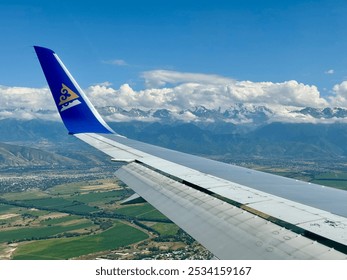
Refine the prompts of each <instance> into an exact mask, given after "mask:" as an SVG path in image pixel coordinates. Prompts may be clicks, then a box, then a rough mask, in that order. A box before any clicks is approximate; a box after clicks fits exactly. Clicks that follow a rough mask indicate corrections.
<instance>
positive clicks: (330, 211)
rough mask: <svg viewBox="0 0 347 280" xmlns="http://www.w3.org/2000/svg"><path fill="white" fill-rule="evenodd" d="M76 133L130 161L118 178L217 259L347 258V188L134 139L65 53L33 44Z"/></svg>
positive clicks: (68, 125)
mask: <svg viewBox="0 0 347 280" xmlns="http://www.w3.org/2000/svg"><path fill="white" fill-rule="evenodd" d="M35 51H36V53H37V56H38V58H39V61H40V63H41V66H42V69H43V72H44V74H45V76H46V79H47V82H48V84H49V87H50V89H51V92H52V95H53V98H54V100H55V103H56V105H57V108H58V111H59V113H60V115H61V118H62V120H63V122H64V124H65V126H66V128H67V129H68V131H69V133H70V134H73V135H74V136H76V137H77V138H79V139H80V140H82V141H84V142H86V143H88V144H89V145H91V146H93V147H95V148H96V149H98V150H100V151H102V152H103V153H105V154H107V155H108V156H110V157H111V158H112V160H115V161H122V162H124V165H123V166H122V167H121V168H119V169H118V170H117V171H116V176H117V177H119V178H120V179H121V180H122V181H124V182H125V183H126V184H127V185H128V186H130V187H131V188H133V189H134V191H135V192H136V193H137V194H138V195H140V196H141V197H143V198H144V199H145V200H146V201H148V202H149V203H151V204H152V205H153V206H154V207H156V208H157V209H158V210H159V211H161V212H162V213H163V214H164V215H166V216H167V217H168V218H170V219H171V220H172V221H173V222H175V223H176V224H177V225H178V226H180V227H181V228H182V229H183V230H185V231H186V232H187V233H189V234H190V235H191V236H193V237H194V238H195V239H196V240H197V241H199V242H200V243H201V244H202V245H204V246H205V247H206V248H207V249H208V250H210V251H211V252H212V253H213V254H214V255H215V256H216V257H217V258H219V259H347V203H346V202H347V192H345V191H342V190H337V189H332V188H328V187H323V186H319V185H314V184H310V183H305V182H301V181H298V180H293V179H288V178H284V177H280V176H276V175H270V174H267V173H262V172H259V171H254V170H250V169H246V168H242V167H238V166H234V165H230V164H226V163H221V162H217V161H213V160H209V159H205V158H201V157H197V156H193V155H189V154H185V153H181V152H177V151H172V150H168V149H165V148H161V147H157V146H153V145H150V144H146V143H142V142H139V141H135V140H131V139H128V138H126V137H124V136H121V135H119V134H116V133H115V132H114V131H113V130H112V129H111V128H110V127H109V126H108V125H107V124H106V123H105V122H104V120H103V119H102V118H101V116H100V115H99V114H98V113H97V111H96V110H95V108H94V107H93V105H92V104H91V103H90V101H89V100H88V99H87V97H86V96H85V94H84V93H83V91H82V90H81V88H80V87H79V86H78V84H77V83H76V81H75V80H74V79H73V77H72V76H71V74H70V73H69V72H68V70H67V69H66V67H65V66H64V64H63V63H62V61H61V60H60V59H59V57H58V56H57V55H56V54H55V53H54V52H53V51H52V50H49V49H46V48H42V47H35Z"/></svg>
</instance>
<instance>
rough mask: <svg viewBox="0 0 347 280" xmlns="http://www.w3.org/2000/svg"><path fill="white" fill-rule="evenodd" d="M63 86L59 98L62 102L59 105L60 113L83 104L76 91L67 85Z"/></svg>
mask: <svg viewBox="0 0 347 280" xmlns="http://www.w3.org/2000/svg"><path fill="white" fill-rule="evenodd" d="M61 85H62V88H61V90H60V92H61V96H60V98H59V101H60V102H59V104H58V106H59V107H60V112H63V111H65V110H67V109H70V108H72V107H74V106H76V105H79V104H81V102H80V101H79V100H78V98H79V96H78V95H77V94H76V93H75V92H74V91H72V90H71V89H70V88H68V87H67V86H66V85H65V84H61Z"/></svg>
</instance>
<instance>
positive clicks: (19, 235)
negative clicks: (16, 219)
mask: <svg viewBox="0 0 347 280" xmlns="http://www.w3.org/2000/svg"><path fill="white" fill-rule="evenodd" d="M92 226H93V223H92V222H91V221H89V220H84V221H82V222H78V223H74V224H71V225H53V226H49V225H47V226H39V227H24V228H21V227H18V228H16V229H13V230H3V231H0V243H3V242H14V241H16V242H18V241H25V240H33V239H42V238H50V237H53V236H55V235H57V234H63V233H66V232H69V231H72V230H78V229H85V228H90V227H92Z"/></svg>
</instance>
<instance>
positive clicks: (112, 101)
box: [0, 70, 347, 121]
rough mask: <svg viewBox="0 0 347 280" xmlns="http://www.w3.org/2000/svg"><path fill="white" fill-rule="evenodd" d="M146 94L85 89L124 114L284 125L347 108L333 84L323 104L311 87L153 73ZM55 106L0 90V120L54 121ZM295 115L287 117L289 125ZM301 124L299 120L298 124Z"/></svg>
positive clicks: (41, 96) (45, 97) (42, 91)
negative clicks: (260, 119) (258, 111)
mask: <svg viewBox="0 0 347 280" xmlns="http://www.w3.org/2000/svg"><path fill="white" fill-rule="evenodd" d="M142 77H143V79H144V83H145V86H146V87H145V89H142V90H134V89H133V88H132V87H131V86H130V85H129V84H123V85H122V86H121V87H120V88H119V89H115V88H113V87H112V86H111V85H110V84H109V83H107V82H106V83H101V84H97V85H92V86H90V87H88V88H87V89H85V92H86V94H87V96H88V97H89V98H90V100H91V101H92V103H93V104H94V105H95V106H96V107H106V106H114V107H120V108H123V109H131V108H139V109H142V110H150V109H168V110H170V111H173V112H179V111H182V110H187V109H191V108H194V107H197V106H204V107H205V108H208V109H219V108H220V109H221V110H226V109H228V108H230V107H231V106H233V105H234V104H236V103H242V104H245V105H256V106H266V107H267V108H270V109H271V110H273V111H274V112H276V113H277V115H278V116H281V119H282V120H283V121H285V118H286V115H287V114H286V112H288V110H289V111H293V110H294V109H295V108H304V107H313V108H325V107H347V81H344V82H342V83H341V84H337V85H335V86H334V87H333V89H332V94H331V95H330V96H329V97H326V98H323V97H322V96H321V94H320V92H319V90H318V89H317V87H316V86H314V85H306V84H303V83H299V82H297V81H294V80H291V81H285V82H281V83H273V82H252V81H237V80H234V79H232V78H227V77H222V76H218V75H207V74H199V73H183V72H176V71H168V70H154V71H147V72H144V73H142ZM47 111H53V112H55V106H54V104H53V101H52V97H51V96H50V92H49V90H48V88H46V87H45V88H26V87H8V86H4V85H2V86H0V119H4V118H11V117H12V118H19V119H32V118H54V119H58V117H57V114H56V113H52V114H47ZM293 117H294V118H295V116H294V115H292V116H288V118H289V119H291V121H293V120H292V118H293ZM298 121H300V118H298Z"/></svg>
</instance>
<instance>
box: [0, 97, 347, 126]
mask: <svg viewBox="0 0 347 280" xmlns="http://www.w3.org/2000/svg"><path fill="white" fill-rule="evenodd" d="M97 110H98V111H99V112H100V114H101V115H102V116H103V117H104V118H105V119H106V121H108V122H128V121H142V122H160V123H166V124H171V123H177V122H178V123H196V124H204V123H206V124H211V123H230V124H234V125H247V126H254V127H257V126H259V125H264V124H269V123H273V122H283V123H334V122H347V109H345V108H329V107H328V108H312V107H305V108H298V107H284V106H264V105H254V104H241V103H238V104H233V105H230V106H229V107H228V108H227V109H221V108H218V109H211V108H206V107H204V106H197V107H194V108H190V109H184V110H183V109H182V110H170V109H166V108H160V109H144V108H127V109H124V108H120V107H114V106H107V107H99V108H97ZM0 119H19V120H30V119H41V120H54V121H57V120H58V121H59V120H60V117H59V115H58V113H57V111H55V110H42V109H38V110H36V111H34V110H32V109H31V110H27V109H25V108H19V109H15V110H4V109H3V110H0Z"/></svg>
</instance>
